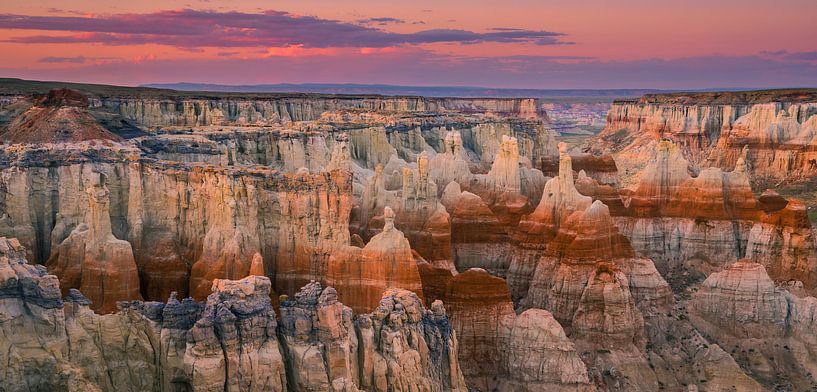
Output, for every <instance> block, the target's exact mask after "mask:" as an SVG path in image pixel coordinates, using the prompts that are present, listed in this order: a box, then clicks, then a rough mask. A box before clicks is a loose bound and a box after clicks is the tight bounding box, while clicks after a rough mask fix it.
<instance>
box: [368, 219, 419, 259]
mask: <svg viewBox="0 0 817 392" xmlns="http://www.w3.org/2000/svg"><path fill="white" fill-rule="evenodd" d="M394 218H395V213H394V210H392V209H391V207H388V206H387V207H385V208H384V209H383V231H382V232H380V233H378V234H377V235H376V236H374V237H372V239H371V240H370V241H369V243H368V244H366V246H365V247H364V248H363V249H364V250H367V251H377V252H386V253H390V254H391V253H394V254H400V255H402V256H401V257H405V258H407V259H410V258H411V246H410V245H409V242H408V240H407V239H406V236H405V235H403V232H402V231H400V230H397V228H395V227H394Z"/></svg>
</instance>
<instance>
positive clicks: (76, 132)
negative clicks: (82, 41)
mask: <svg viewBox="0 0 817 392" xmlns="http://www.w3.org/2000/svg"><path fill="white" fill-rule="evenodd" d="M89 104H90V102H89V101H88V98H87V97H85V96H84V95H83V94H82V93H80V92H79V91H75V90H69V89H57V90H51V91H50V92H49V93H48V94H45V95H42V96H37V97H35V99H34V105H32V106H31V107H30V108H28V110H26V111H25V112H23V113H21V114H19V115H17V116H16V117H15V118H14V119H13V120H12V121H11V123H9V124H8V126H7V128H6V129H5V132H4V133H3V134H2V135H0V138H1V139H2V140H4V141H6V142H8V143H26V144H27V143H65V142H81V141H86V140H108V141H110V140H114V141H118V140H122V138H120V137H119V136H117V135H115V134H113V133H111V132H110V131H108V130H107V129H105V128H103V127H102V126H101V125H99V124H98V123H97V121H96V119H95V118H94V117H93V116H92V115H91V114H90V113H89V112H88V105H89Z"/></svg>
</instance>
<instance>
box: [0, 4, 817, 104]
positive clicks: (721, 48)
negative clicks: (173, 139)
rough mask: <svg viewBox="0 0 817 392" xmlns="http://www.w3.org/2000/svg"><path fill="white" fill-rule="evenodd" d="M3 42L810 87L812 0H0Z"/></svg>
mask: <svg viewBox="0 0 817 392" xmlns="http://www.w3.org/2000/svg"><path fill="white" fill-rule="evenodd" d="M0 52H2V53H4V54H5V55H4V56H3V57H2V58H3V61H2V62H0V77H18V78H25V79H38V80H63V81H74V82H88V83H106V84H119V85H139V84H147V83H174V82H191V83H217V84H262V83H371V84H396V85H412V86H483V87H497V88H499V87H502V88H660V89H713V88H767V87H817V1H815V0H776V1H766V0H676V1H668V0H616V1H611V0H505V1H496V0H435V1H431V0H411V1H406V0H403V1H394V0H377V1H369V0H345V1H344V0H234V1H218V0H181V1H176V0H139V1H129V2H122V1H115V2H114V1H102V0H53V1H50V0H42V1H37V0H28V1H4V2H2V3H0Z"/></svg>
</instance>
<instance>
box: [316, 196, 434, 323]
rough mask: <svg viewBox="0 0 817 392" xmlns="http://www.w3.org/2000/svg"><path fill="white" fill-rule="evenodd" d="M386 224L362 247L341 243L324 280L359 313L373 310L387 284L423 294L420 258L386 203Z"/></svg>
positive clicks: (333, 253) (330, 260) (388, 286)
mask: <svg viewBox="0 0 817 392" xmlns="http://www.w3.org/2000/svg"><path fill="white" fill-rule="evenodd" d="M383 217H384V220H385V225H384V226H383V231H382V232H380V234H377V235H376V236H374V237H372V239H371V240H370V241H369V242H368V243H367V244H366V246H364V247H363V248H358V247H356V246H342V247H338V248H337V249H335V250H333V252H332V255H331V256H330V257H329V260H328V263H327V267H326V271H325V274H324V275H323V278H322V280H323V281H325V282H326V284H327V285H330V286H334V287H336V288H337V289H338V291H339V292H340V299H341V301H342V302H344V303H346V304H348V305H349V306H350V307H351V308H352V309H353V310H355V311H356V312H358V313H366V312H371V311H372V310H374V308H375V307H377V305H378V304H379V301H380V296H381V295H382V293H383V292H384V291H385V290H386V289H388V288H401V289H405V290H409V291H412V292H414V293H415V294H416V295H418V296H419V298H422V295H423V285H422V280H421V279H420V272H419V270H418V268H417V262H416V261H415V259H414V255H413V254H412V252H411V247H410V246H409V242H408V240H407V239H406V237H405V236H404V235H403V233H402V232H400V231H399V230H397V229H396V228H395V227H394V220H395V213H394V211H392V209H391V208H389V207H385V209H384V211H383Z"/></svg>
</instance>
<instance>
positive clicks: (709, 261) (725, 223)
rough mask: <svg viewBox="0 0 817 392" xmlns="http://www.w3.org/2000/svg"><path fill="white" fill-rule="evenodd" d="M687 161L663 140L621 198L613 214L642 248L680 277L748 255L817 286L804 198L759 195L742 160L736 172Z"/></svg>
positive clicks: (778, 274)
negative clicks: (695, 168)
mask: <svg viewBox="0 0 817 392" xmlns="http://www.w3.org/2000/svg"><path fill="white" fill-rule="evenodd" d="M688 168H689V163H688V161H686V160H685V159H684V158H683V156H682V153H681V151H680V149H679V148H677V147H676V146H675V145H674V144H672V143H671V142H668V141H662V142H661V143H659V145H658V150H657V152H656V154H655V155H654V159H653V160H652V162H651V163H650V164H649V165H648V166H647V167H646V168H645V169H644V172H643V174H642V176H641V180H640V182H639V185H638V187H637V188H636V189H635V191H634V192H631V193H629V194H626V195H625V196H624V197H623V200H624V204H625V207H626V208H625V211H623V216H621V217H618V218H617V219H616V221H617V223H618V224H619V227H620V228H621V230H622V232H623V233H624V234H625V235H627V236H628V237H629V238H630V240H631V242H632V244H633V247H634V248H635V249H636V250H637V252H638V253H639V254H642V255H645V256H647V257H650V258H652V259H653V260H655V261H656V266H657V267H658V270H659V271H661V272H662V273H664V274H665V276H668V278H669V279H670V280H674V281H676V282H678V283H679V284H683V283H682V282H680V281H679V280H684V279H688V278H691V279H695V278H696V277H695V274H698V276H705V275H707V274H709V273H711V272H713V271H717V270H719V269H721V268H722V267H724V266H725V265H728V264H729V263H731V262H734V261H735V260H738V259H740V258H743V257H747V258H751V259H752V260H755V261H758V262H759V263H761V264H763V265H764V266H765V267H766V268H767V269H768V271H769V273H770V275H771V276H772V278H773V279H775V280H777V281H790V280H792V281H800V282H802V283H803V284H804V285H806V286H807V287H808V288H813V287H814V284H815V280H814V279H815V272H817V252H815V238H814V233H813V231H812V230H811V224H810V223H809V221H808V217H807V215H806V209H805V206H804V205H803V204H801V203H799V202H798V201H796V200H791V201H788V200H785V199H782V198H780V197H774V196H773V195H771V194H768V195H767V196H766V197H764V198H761V199H756V198H755V197H754V195H753V194H752V190H751V186H750V184H749V179H748V175H747V172H746V170H747V169H746V166H745V164H744V163H743V161H742V160H740V161H739V162H738V165H737V166H736V168H735V170H734V171H732V172H725V173H724V172H722V171H721V170H720V169H717V168H708V169H704V170H702V171H701V172H700V173H698V175H697V176H696V177H693V176H692V175H691V174H690V173H689V170H688ZM684 277H688V278H684ZM676 278H678V279H676Z"/></svg>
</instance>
